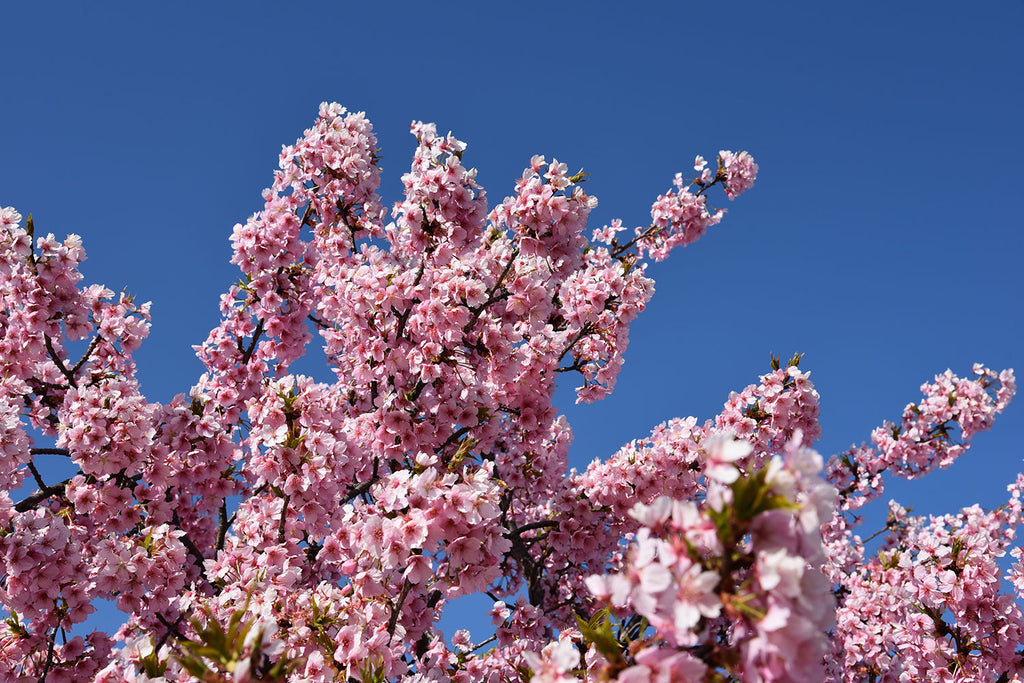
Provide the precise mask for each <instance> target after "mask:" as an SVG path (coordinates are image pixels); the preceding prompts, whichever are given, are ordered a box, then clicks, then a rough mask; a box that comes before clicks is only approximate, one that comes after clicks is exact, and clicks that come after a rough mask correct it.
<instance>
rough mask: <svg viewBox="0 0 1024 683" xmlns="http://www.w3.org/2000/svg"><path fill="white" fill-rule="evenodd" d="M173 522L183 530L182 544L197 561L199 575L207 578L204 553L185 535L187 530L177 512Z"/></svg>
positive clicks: (210, 582) (208, 581)
mask: <svg viewBox="0 0 1024 683" xmlns="http://www.w3.org/2000/svg"><path fill="white" fill-rule="evenodd" d="M171 521H173V522H174V526H176V527H178V528H179V529H181V544H182V545H184V546H185V549H186V550H188V552H189V554H190V555H192V559H193V560H194V561H195V563H196V566H197V567H199V573H200V574H202V575H203V577H204V578H205V577H206V566H205V562H206V558H205V557H203V552H202V551H201V550H199V548H198V547H197V546H196V544H195V543H194V542H193V541H192V539H191V538H189V537H188V534H187V533H185V530H184V529H183V528H182V526H181V518H180V517H178V512H177V511H175V512H174V516H173V517H172V518H171ZM206 582H207V583H209V584H210V585H213V582H212V581H210V580H209V579H206Z"/></svg>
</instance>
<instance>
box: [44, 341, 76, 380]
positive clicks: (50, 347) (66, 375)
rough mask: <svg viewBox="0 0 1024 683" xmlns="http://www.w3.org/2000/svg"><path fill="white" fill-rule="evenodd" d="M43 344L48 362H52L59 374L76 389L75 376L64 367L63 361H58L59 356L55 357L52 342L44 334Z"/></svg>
mask: <svg viewBox="0 0 1024 683" xmlns="http://www.w3.org/2000/svg"><path fill="white" fill-rule="evenodd" d="M43 342H44V343H45V344H46V353H47V354H48V355H49V356H50V360H52V361H53V364H54V365H56V366H57V369H58V370H60V374H62V375H64V378H65V379H67V381H68V383H69V384H70V385H71V386H73V387H75V388H78V383H77V382H75V376H74V375H73V374H72V373H71V371H70V370H68V369H67V368H66V367H65V366H64V361H62V360H61V359H60V356H58V355H57V351H56V349H54V348H53V340H51V339H50V335H48V334H44V335H43Z"/></svg>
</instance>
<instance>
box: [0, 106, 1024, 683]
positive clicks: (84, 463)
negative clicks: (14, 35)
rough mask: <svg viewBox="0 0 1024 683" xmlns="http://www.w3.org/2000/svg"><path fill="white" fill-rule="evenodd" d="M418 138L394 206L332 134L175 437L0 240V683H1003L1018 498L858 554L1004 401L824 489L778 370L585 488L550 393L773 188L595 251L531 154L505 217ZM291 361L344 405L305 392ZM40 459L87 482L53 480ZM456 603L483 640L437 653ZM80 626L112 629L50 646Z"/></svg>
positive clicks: (802, 417) (1015, 667) (64, 294)
mask: <svg viewBox="0 0 1024 683" xmlns="http://www.w3.org/2000/svg"><path fill="white" fill-rule="evenodd" d="M411 132H412V134H413V135H414V137H415V139H416V151H415V153H414V155H413V160H412V164H411V167H410V169H409V171H408V173H406V174H404V175H403V176H402V184H403V196H402V198H401V199H400V200H399V201H397V202H395V203H394V205H393V206H391V207H390V208H388V207H386V206H385V205H384V202H383V200H382V199H381V197H380V195H379V193H378V189H379V186H380V178H381V171H380V168H379V164H378V162H379V156H378V150H377V140H376V137H375V136H374V133H373V129H372V127H371V125H370V123H369V121H368V120H367V118H366V117H365V115H363V114H362V113H352V112H348V111H346V110H345V109H344V108H343V107H341V106H340V105H337V104H328V103H324V104H323V105H321V107H320V109H319V112H318V116H317V118H316V120H315V121H314V124H313V125H312V126H311V127H310V128H309V129H308V130H306V131H305V133H304V134H303V136H302V137H301V138H300V139H298V140H297V141H296V142H295V144H293V145H288V146H285V147H283V148H282V150H281V153H280V156H279V159H278V169H277V170H276V171H275V172H274V175H273V181H272V184H271V185H270V187H268V188H267V189H266V190H265V191H264V192H263V195H262V196H263V202H264V203H263V207H262V209H261V210H260V211H258V212H257V213H255V214H253V215H252V216H251V217H250V218H248V219H247V220H246V221H245V222H244V223H240V224H238V225H236V226H235V228H234V230H233V233H232V235H231V244H232V248H233V256H232V262H233V263H234V264H235V265H237V266H238V267H239V269H240V272H241V275H240V279H239V281H238V282H237V283H236V284H235V285H233V286H231V287H230V288H229V289H228V291H227V292H225V293H224V294H223V296H222V297H221V299H220V310H221V314H222V317H221V321H220V323H219V324H218V325H217V326H216V327H215V328H214V329H213V330H211V331H210V334H209V335H208V337H207V338H206V340H205V341H204V342H203V343H202V344H200V345H198V346H197V347H196V353H197V355H198V357H199V359H200V360H201V361H202V363H203V365H204V368H205V372H204V373H203V374H202V375H201V376H200V377H199V378H198V379H197V380H196V382H195V384H194V385H193V386H192V387H191V388H189V389H188V390H187V391H186V392H185V393H182V394H179V395H178V396H175V397H174V398H173V399H172V400H170V401H169V402H168V403H166V404H158V403H155V402H151V401H149V400H147V399H146V398H145V396H143V394H142V393H141V390H140V386H139V383H138V381H137V379H136V377H135V363H134V361H133V358H132V354H133V353H134V351H135V350H136V349H137V348H138V347H139V345H140V344H141V343H142V341H143V340H144V338H145V337H146V335H147V334H148V330H149V320H150V313H149V305H148V304H138V303H136V302H135V301H134V300H133V299H132V297H131V296H129V295H127V294H124V293H122V294H114V293H113V292H111V291H110V290H108V289H106V288H104V287H102V286H99V285H89V286H83V285H82V282H81V281H82V279H83V278H82V275H81V273H80V271H79V264H80V263H81V262H82V261H83V260H84V259H85V251H84V248H83V246H82V240H81V239H80V238H79V237H77V236H76V235H69V236H68V237H66V238H65V239H64V240H58V239H57V238H56V237H55V236H53V235H52V234H48V235H46V236H36V234H35V226H34V223H33V221H32V219H31V217H29V218H27V219H26V218H24V217H23V216H22V215H21V214H19V213H18V212H17V211H15V210H14V209H12V208H4V209H0V460H2V462H0V483H2V486H0V605H2V609H3V611H4V616H5V618H4V620H3V622H2V623H0V678H2V679H3V680H12V681H30V680H31V681H41V680H46V681H51V683H52V682H53V681H59V682H65V681H67V682H74V681H90V680H97V681H109V682H114V681H139V682H142V681H147V682H152V681H188V680H203V681H226V680H234V681H248V680H282V679H287V680H293V681H306V682H310V683H313V682H319V681H332V680H358V681H364V682H369V681H383V680H399V679H401V680H409V681H424V682H425V681H456V682H458V683H468V682H469V681H480V680H486V681H491V682H494V683H496V682H498V681H520V680H523V679H524V678H528V677H531V676H532V678H533V680H535V681H537V682H538V683H541V682H542V681H565V680H580V679H584V680H612V679H617V680H622V681H628V682H631V683H636V682H638V681H649V680H656V681H668V680H731V681H741V680H742V681H762V680H763V681H807V680H829V681H859V680H924V679H928V680H931V679H935V680H1000V679H1001V680H1016V678H1015V677H1019V676H1020V675H1021V668H1022V665H1021V656H1020V647H1021V646H1020V643H1021V637H1022V636H1021V630H1022V627H1021V614H1020V609H1019V607H1018V604H1017V600H1018V598H1019V597H1020V594H1021V593H1024V588H1022V586H1024V578H1022V577H1024V570H1022V569H1021V566H1020V558H1021V553H1020V550H1019V549H1017V548H1012V547H1011V546H1012V542H1013V540H1014V538H1015V535H1014V534H1015V531H1014V530H1015V527H1016V525H1017V524H1018V523H1019V521H1020V519H1021V515H1022V504H1021V493H1022V491H1024V478H1022V479H1021V480H1020V481H1018V482H1015V483H1013V484H1012V485H1011V488H1010V495H1009V497H1008V501H1007V503H1006V505H1005V506H1003V507H1002V508H999V509H997V510H994V511H985V510H982V509H980V508H969V509H967V510H964V511H961V512H960V513H959V514H954V515H948V516H945V517H942V518H935V519H929V520H923V519H918V518H914V517H911V516H910V515H909V513H907V511H905V510H903V509H902V508H900V507H899V506H898V505H895V504H893V505H892V507H891V508H890V523H889V524H888V525H887V527H886V529H885V533H886V535H885V537H884V539H883V540H882V542H881V548H882V550H881V551H879V552H878V553H877V555H870V553H869V552H868V549H867V547H866V544H865V543H864V542H863V541H862V540H861V539H860V537H859V536H857V535H856V533H855V532H856V527H857V524H858V523H859V518H858V517H856V516H855V512H856V511H857V510H859V509H860V508H861V507H862V506H863V505H864V504H866V503H868V502H870V501H871V500H874V499H875V498H877V497H878V496H879V495H880V493H881V490H882V489H881V481H882V477H883V475H885V474H886V473H891V474H893V475H897V476H903V477H908V478H913V477H918V476H922V475H924V474H927V473H928V472H929V471H931V470H932V469H934V468H936V467H945V466H947V465H948V464H949V463H950V462H952V461H953V460H954V459H955V458H957V457H960V456H961V455H962V454H963V453H964V452H965V451H966V449H967V447H968V445H969V442H970V439H971V438H972V437H973V436H974V435H975V434H977V433H978V432H980V431H983V430H985V429H988V428H989V427H990V426H991V425H992V422H993V420H994V418H995V416H996V415H997V414H998V413H999V412H1001V411H1002V410H1003V409H1004V408H1005V406H1006V405H1007V403H1008V402H1009V400H1010V398H1011V397H1012V395H1013V392H1014V389H1015V386H1014V379H1013V374H1012V372H1010V371H1003V372H1000V373H997V372H995V371H992V370H990V369H988V368H986V367H984V366H981V365H978V366H975V368H974V377H973V378H972V379H961V378H958V377H956V376H954V375H953V374H952V373H950V372H947V373H946V374H944V375H940V376H939V377H937V378H936V380H935V382H934V383H931V384H927V385H925V386H924V388H923V390H924V394H925V397H924V400H922V401H921V402H919V403H917V404H911V405H910V406H908V407H907V409H906V411H905V412H904V415H903V416H902V419H901V421H900V422H899V423H898V424H897V423H892V424H890V423H886V424H885V425H883V426H882V427H881V428H879V429H878V430H876V431H875V433H874V434H873V435H872V445H864V446H861V447H858V448H853V449H851V450H850V451H848V452H847V453H845V454H841V455H840V456H837V457H835V458H833V459H832V460H830V461H829V464H828V465H827V466H825V467H824V468H823V464H822V458H821V457H820V456H819V455H818V454H817V453H816V452H815V451H814V450H813V449H812V448H811V446H812V445H813V443H814V441H815V440H816V439H817V438H818V436H819V435H820V431H821V430H820V425H819V423H818V418H819V410H818V401H819V397H818V393H817V391H816V390H815V388H814V385H813V383H812V382H811V380H810V373H808V372H806V371H805V370H803V369H801V368H800V367H799V364H800V357H799V355H797V356H794V357H793V359H792V360H790V361H789V363H787V364H786V365H784V366H783V365H782V364H781V363H780V362H779V361H778V360H776V359H773V362H772V367H771V369H770V371H769V372H767V373H766V374H765V375H763V376H762V377H760V378H759V379H758V380H757V382H755V383H752V384H750V385H749V386H747V387H746V388H744V389H742V390H740V391H738V392H733V393H732V394H730V395H729V396H728V398H727V400H726V402H725V405H724V407H723V409H722V411H721V412H720V414H718V415H717V416H712V417H711V418H710V419H707V420H705V421H704V422H700V423H699V422H698V420H697V419H696V418H685V419H675V420H671V421H669V422H666V423H664V424H662V425H659V426H658V427H656V428H655V429H654V430H653V432H652V433H651V434H650V436H649V437H646V438H643V439H638V440H635V441H633V442H631V443H629V444H626V445H625V446H624V447H622V448H621V449H620V450H619V451H617V452H616V453H614V454H612V455H610V456H609V457H608V458H606V459H603V460H595V461H594V462H593V463H591V464H590V465H589V466H588V467H587V468H586V469H585V470H584V471H582V472H578V471H576V470H570V469H569V466H568V459H567V454H568V448H569V444H570V442H571V441H572V430H571V428H570V426H569V424H568V422H567V420H566V419H565V417H564V416H560V415H559V414H558V412H557V410H556V409H555V407H554V406H553V403H552V400H553V396H554V392H555V386H556V378H558V377H559V376H561V375H565V376H567V377H572V378H577V381H578V382H579V386H578V387H577V399H578V401H579V402H590V401H596V400H600V399H601V398H603V397H605V396H606V395H608V394H609V393H610V392H611V391H612V390H613V389H614V386H615V382H616V379H617V376H618V373H619V372H620V370H621V369H622V367H623V364H624V359H625V352H626V350H627V347H628V343H629V329H630V325H631V323H632V322H633V320H635V318H636V317H637V316H638V315H639V314H640V313H641V312H642V311H643V310H644V308H645V307H646V305H647V303H648V301H649V300H650V298H651V296H652V295H653V291H654V290H653V281H652V280H651V279H650V278H649V277H648V275H647V263H648V262H649V260H655V261H657V260H661V259H663V258H666V257H667V256H668V254H669V252H670V251H671V250H672V249H673V248H674V247H676V246H679V245H684V246H685V245H689V244H692V243H694V242H695V241H696V240H697V239H699V238H700V237H702V236H703V235H704V234H705V233H706V232H707V230H708V229H709V228H711V227H712V226H715V225H718V224H719V223H720V222H721V221H722V220H723V217H724V210H721V209H716V208H714V207H712V206H711V205H710V204H709V203H708V202H709V198H710V196H711V193H712V192H715V191H717V190H716V188H720V189H721V191H723V192H724V194H725V196H726V197H727V198H728V199H730V200H731V199H734V198H735V197H737V196H738V195H740V194H741V193H742V192H744V191H745V190H747V189H749V188H750V187H751V186H752V185H753V183H754V180H755V178H756V175H757V172H758V168H757V165H756V164H755V163H754V161H753V159H752V158H751V156H750V155H749V154H748V153H746V152H738V153H734V152H730V151H725V150H723V151H721V152H719V154H718V158H717V167H716V166H714V165H713V166H711V167H709V166H708V164H707V162H706V161H705V160H704V159H703V157H697V158H696V160H695V162H694V171H695V174H696V175H695V176H694V177H693V178H692V180H686V179H684V177H683V175H682V174H679V175H677V177H676V179H675V181H674V183H673V187H672V189H670V190H668V191H667V192H666V193H664V194H662V195H661V196H659V197H658V198H657V199H656V200H655V201H654V202H653V205H652V207H651V223H650V225H648V226H641V227H638V228H636V229H634V230H632V231H629V230H627V228H625V227H623V224H622V221H621V220H613V221H611V223H610V225H608V226H605V227H603V228H600V229H597V230H592V231H590V232H589V233H588V231H587V226H586V224H587V220H588V218H589V215H590V213H591V212H592V211H593V209H594V208H595V207H596V205H597V200H596V198H595V197H593V196H592V195H590V194H589V193H588V192H587V191H586V189H585V188H584V184H585V181H586V174H584V173H583V172H582V171H580V172H578V173H575V174H570V172H569V166H568V164H566V163H564V162H560V161H558V160H556V159H552V160H551V161H550V162H549V161H547V159H546V158H545V157H543V156H539V155H537V156H533V157H532V158H531V159H530V163H529V166H528V167H527V168H526V169H525V170H524V172H523V174H522V175H521V176H520V177H519V178H518V179H517V180H516V182H515V183H514V186H513V190H512V194H511V195H510V196H509V197H507V198H505V199H504V200H502V201H501V202H500V203H497V204H496V205H493V206H492V205H490V204H489V203H488V196H487V194H486V192H485V191H484V189H483V188H482V187H480V186H479V184H478V183H477V181H476V171H475V169H472V168H469V167H467V166H466V165H465V164H464V160H465V159H466V156H467V147H466V145H465V143H463V142H462V141H460V140H458V139H457V138H455V137H454V136H453V135H452V134H451V133H449V134H447V135H441V134H439V133H438V131H437V128H436V127H435V126H434V125H433V124H427V123H421V122H414V123H413V124H412V126H411ZM314 340H316V341H314ZM312 346H319V347H321V348H322V350H323V354H324V358H325V360H326V363H327V365H328V367H329V368H330V371H331V373H332V376H331V377H330V381H329V382H325V381H320V380H317V379H314V378H311V377H306V376H302V375H296V374H294V373H292V372H291V371H290V368H291V367H292V365H293V363H294V362H295V361H296V360H297V359H299V358H300V357H302V356H303V355H304V354H306V353H307V351H308V349H309V348H310V347H312ZM43 458H59V459H62V460H63V461H64V462H65V464H66V465H67V467H68V468H69V469H71V470H73V471H74V472H75V473H74V474H73V475H72V476H69V477H67V478H66V479H64V480H63V481H47V478H46V476H45V471H46V470H45V468H40V467H38V466H37V464H38V463H39V462H41V460H42V459H43ZM1006 554H1009V555H1010V556H1011V557H1013V558H1016V559H1017V560H1018V563H1017V564H1016V565H1014V567H1013V568H1011V569H1010V571H1009V573H1008V574H1007V576H1006V578H1007V580H1008V582H1007V583H1008V585H1009V586H1012V588H1011V589H1010V590H1011V592H1009V593H1008V592H1007V589H1006V587H1005V586H1004V583H1003V576H1002V572H1001V570H1000V569H999V564H998V559H999V558H1000V557H1002V556H1003V555H1006ZM472 594H482V595H486V596H487V597H488V599H489V600H490V604H492V605H493V607H492V608H491V609H490V610H489V612H488V614H489V616H490V618H491V624H492V626H493V627H494V629H493V631H494V632H493V635H492V636H490V637H489V638H482V639H478V640H477V641H476V642H474V638H473V636H472V635H471V634H470V633H469V632H468V631H466V630H462V629H460V630H458V631H456V632H455V633H454V634H445V633H443V632H442V630H441V629H440V627H439V621H440V619H441V616H442V613H443V612H444V610H445V608H446V607H448V606H450V605H451V603H452V601H453V600H456V599H457V598H460V597H463V596H466V595H472ZM100 600H107V601H111V602H112V603H113V604H114V605H116V607H117V609H119V610H120V611H121V612H122V613H123V614H124V623H123V625H121V627H120V628H119V629H118V630H117V631H116V632H115V633H103V632H100V631H95V632H93V633H91V634H89V635H87V636H84V637H83V636H76V637H70V638H68V637H67V636H66V633H67V631H68V629H70V628H72V627H75V626H76V625H80V624H81V623H82V622H84V621H85V620H86V619H87V618H88V616H89V614H90V613H91V612H92V611H93V610H94V606H95V604H96V602H97V601H100ZM448 636H450V637H448Z"/></svg>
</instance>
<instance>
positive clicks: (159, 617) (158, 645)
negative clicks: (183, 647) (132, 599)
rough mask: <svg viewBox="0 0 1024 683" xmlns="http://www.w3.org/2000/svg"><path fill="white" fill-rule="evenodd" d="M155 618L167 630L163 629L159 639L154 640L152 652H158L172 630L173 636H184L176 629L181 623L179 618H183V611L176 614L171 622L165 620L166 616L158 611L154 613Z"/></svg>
mask: <svg viewBox="0 0 1024 683" xmlns="http://www.w3.org/2000/svg"><path fill="white" fill-rule="evenodd" d="M156 618H157V620H158V621H159V622H160V623H161V624H163V625H164V627H165V628H166V629H167V630H166V631H164V634H163V635H162V636H160V640H158V641H157V642H156V645H154V646H153V652H159V651H160V648H162V647H163V646H164V643H166V642H167V639H168V638H170V636H171V633H172V632H173V633H174V635H175V637H177V638H184V635H183V634H182V632H181V631H179V630H178V625H179V624H180V623H181V620H182V619H184V618H185V613H184V612H182V613H181V614H179V615H178V618H177V619H175V621H174V623H173V624H172V623H171V622H169V621H167V618H166V617H164V615H162V614H160V613H159V612H157V613H156Z"/></svg>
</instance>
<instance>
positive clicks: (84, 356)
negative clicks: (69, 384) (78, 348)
mask: <svg viewBox="0 0 1024 683" xmlns="http://www.w3.org/2000/svg"><path fill="white" fill-rule="evenodd" d="M101 341H103V338H102V337H100V335H98V334H97V335H96V336H95V337H93V338H92V341H91V342H89V348H87V349H86V350H85V353H83V354H82V357H81V358H79V359H78V362H77V363H75V367H73V368H71V374H72V375H74V374H75V373H77V372H78V371H79V370H81V369H82V366H83V365H85V364H86V362H88V360H89V356H91V355H92V352H93V351H95V350H96V347H97V346H99V344H100V342H101Z"/></svg>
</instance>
